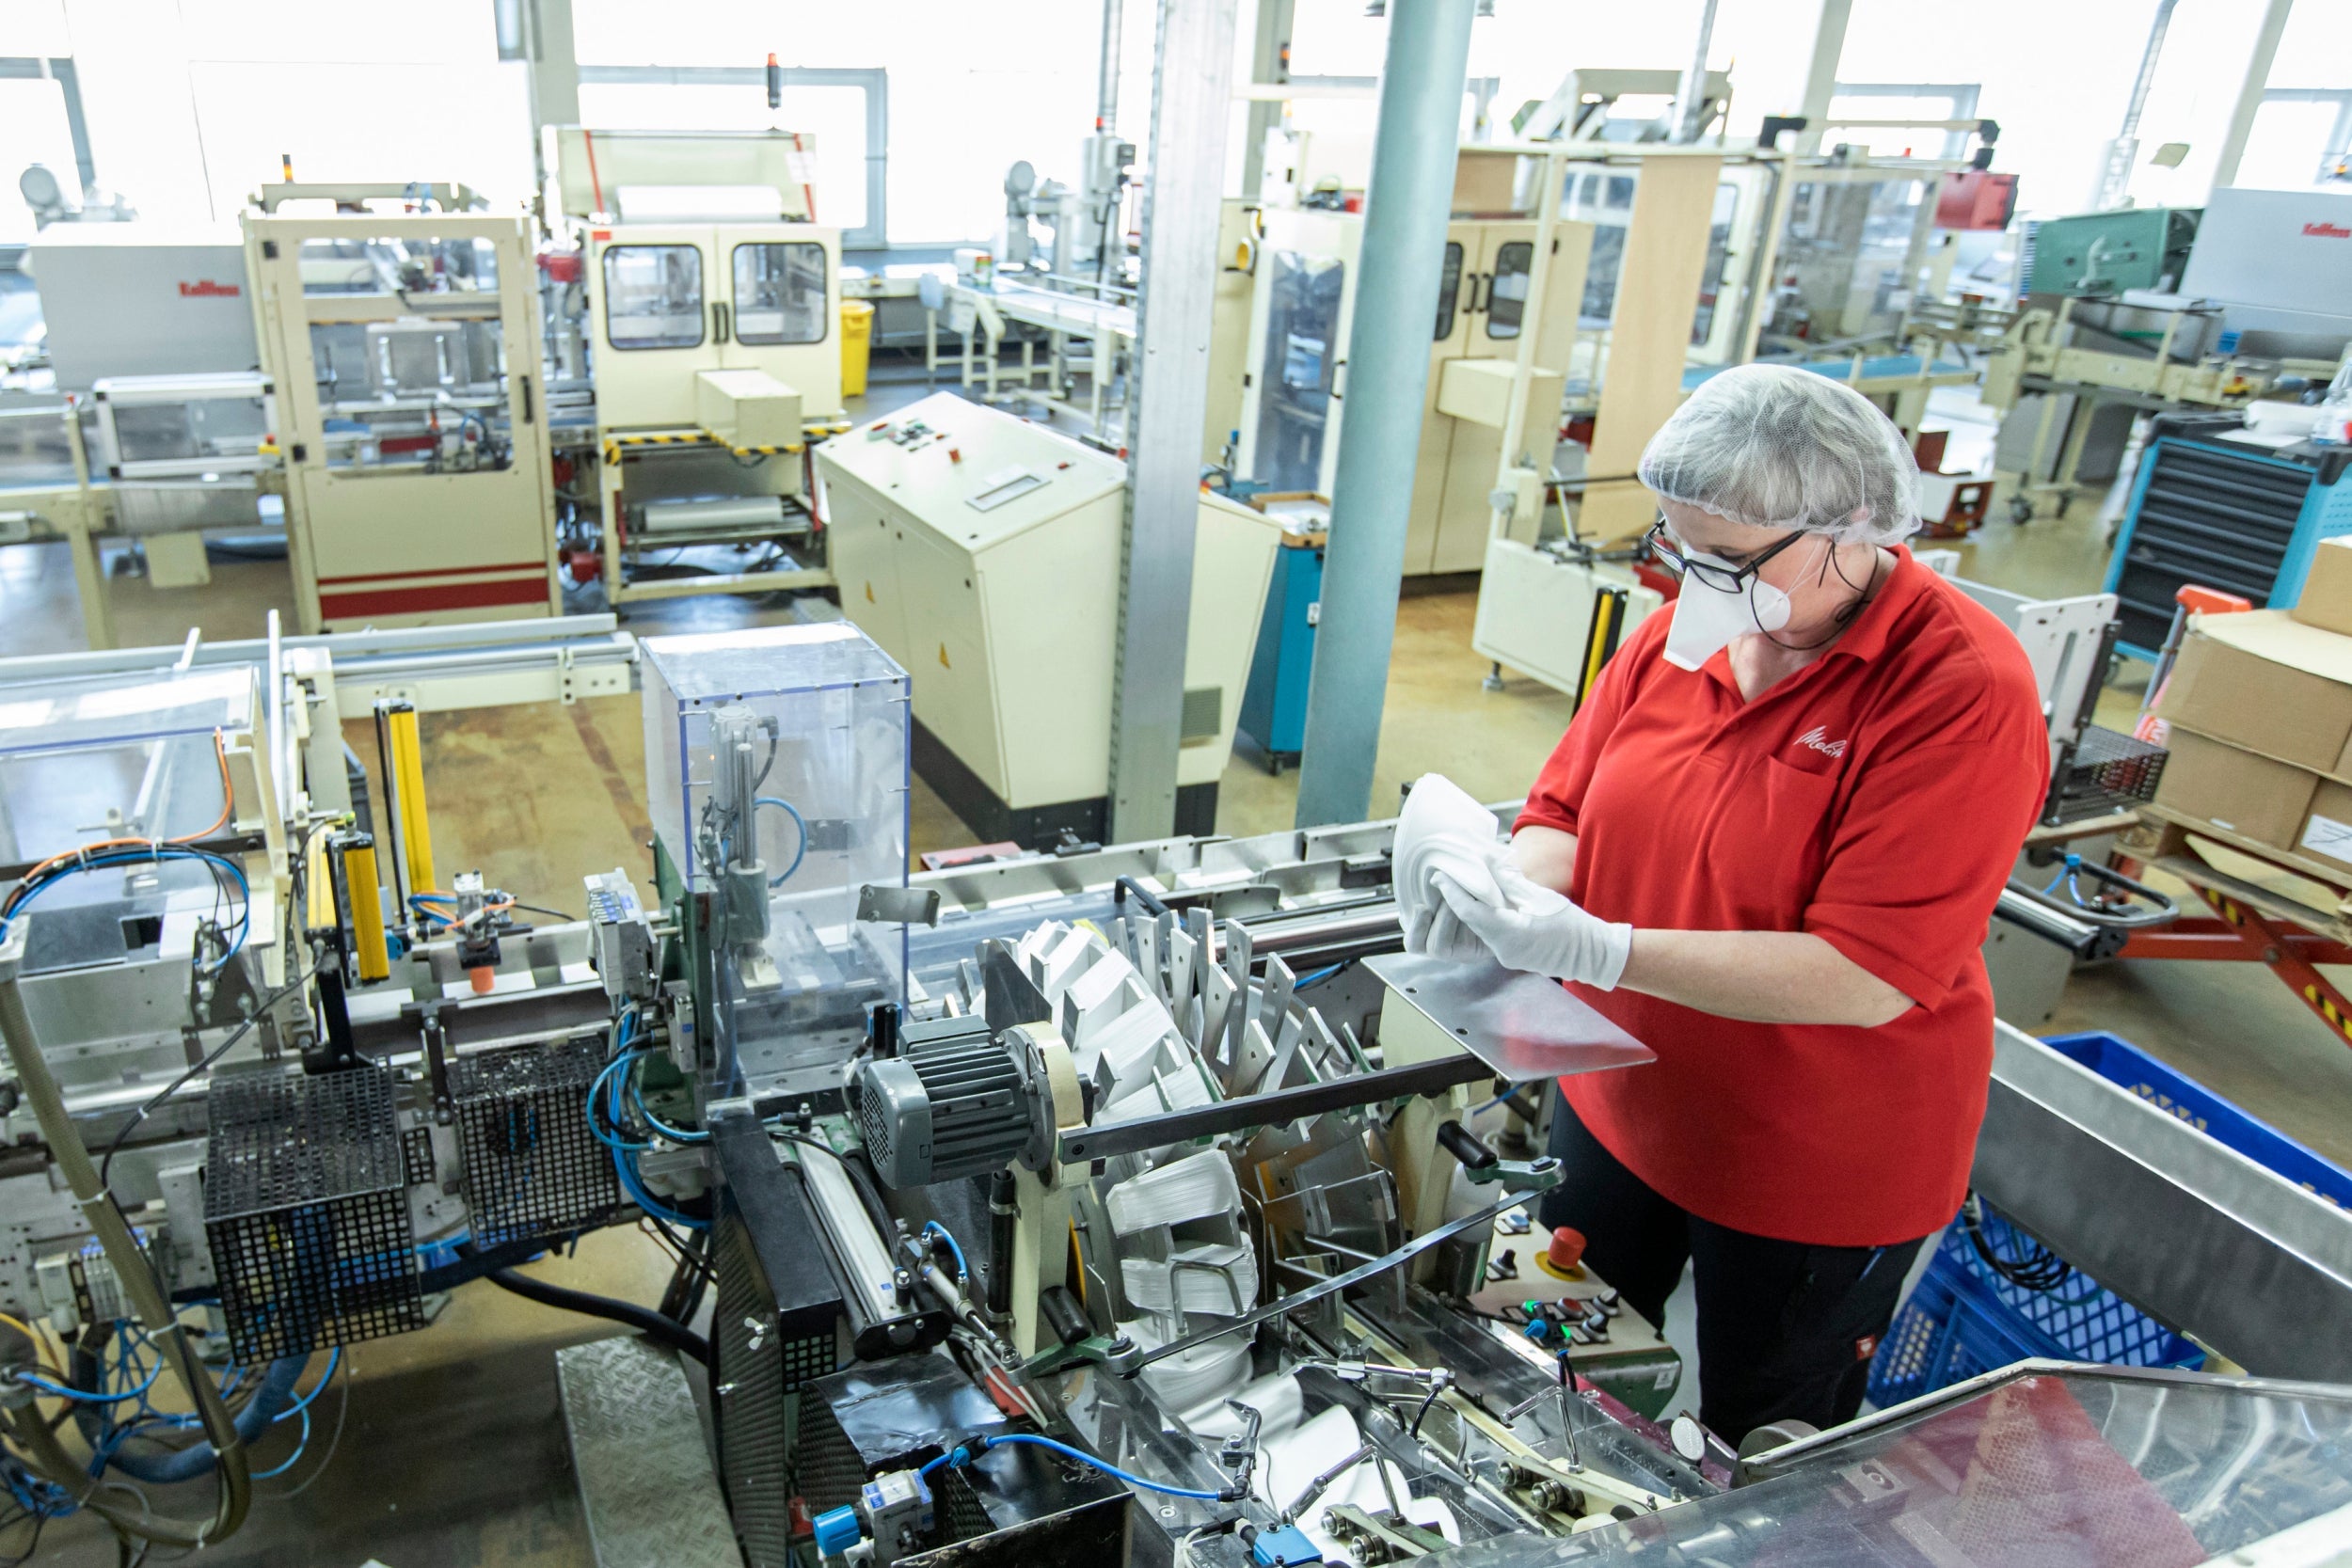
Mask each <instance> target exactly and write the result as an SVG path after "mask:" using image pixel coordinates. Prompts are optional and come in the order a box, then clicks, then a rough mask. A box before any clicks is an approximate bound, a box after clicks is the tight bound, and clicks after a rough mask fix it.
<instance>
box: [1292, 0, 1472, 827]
mask: <svg viewBox="0 0 2352 1568" xmlns="http://www.w3.org/2000/svg"><path fill="white" fill-rule="evenodd" d="M1475 10H1476V0H1413V3H1412V4H1409V5H1395V6H1391V7H1390V8H1389V47H1388V58H1387V61H1386V63H1385V65H1384V66H1383V68H1382V70H1381V72H1380V120H1379V127H1378V130H1377V132H1376V133H1375V137H1374V141H1373V151H1372V179H1371V183H1370V187H1369V189H1367V190H1366V192H1365V193H1364V238H1363V249H1362V257H1363V260H1362V261H1361V262H1360V263H1359V266H1360V269H1361V270H1360V273H1359V280H1358V282H1357V285H1356V314H1355V322H1354V325H1353V326H1352V327H1351V329H1350V331H1349V336H1348V342H1347V358H1346V360H1345V361H1343V365H1344V372H1343V380H1342V381H1341V383H1340V386H1341V387H1342V388H1343V391H1344V394H1345V397H1346V404H1345V406H1346V414H1345V417H1344V420H1343V422H1342V424H1341V426H1340V456H1339V468H1338V473H1337V477H1336V478H1335V479H1334V480H1333V482H1332V497H1331V542H1330V546H1329V547H1328V549H1327V552H1326V555H1325V558H1324V569H1323V611H1322V621H1321V628H1320V630H1319V631H1318V632H1317V633H1316V640H1315V662H1314V673H1313V676H1312V678H1311V680H1310V682H1309V684H1308V689H1307V737H1306V744H1305V755H1304V759H1303V761H1302V762H1301V764H1300V767H1299V774H1298V816H1297V823H1298V826H1300V827H1302V828H1308V827H1314V826H1317V825H1319V824H1322V823H1327V822H1355V821H1360V820H1362V819H1363V818H1364V817H1365V816H1367V815H1369V811H1368V808H1369V806H1370V804H1371V800H1372V772H1373V760H1374V757H1375V753H1376V752H1378V751H1379V748H1380V714H1381V706H1382V705H1383V703H1384V702H1385V701H1386V699H1387V695H1388V682H1389V654H1390V651H1391V646H1392V644H1393V643H1394V641H1395V637H1396V600H1397V587H1398V584H1399V582H1400V581H1401V580H1402V579H1403V577H1404V571H1405V529H1406V521H1407V518H1408V516H1409V515H1410V513H1411V510H1412V504H1413V466H1414V460H1415V458H1416V456H1417V455H1418V453H1419V451H1420V449H1421V423H1422V397H1423V394H1424V393H1425V391H1426V390H1427V388H1428V381H1429V332H1428V327H1427V325H1426V324H1427V321H1428V317H1429V310H1430V302H1431V301H1432V300H1434V299H1436V298H1437V297H1438V270H1439V265H1440V263H1441V261H1442V260H1443V256H1444V251H1445V235H1446V222H1447V220H1448V218H1449V217H1450V216H1451V215H1452V213H1453V207H1454V162H1455V159H1456V157H1457V156H1458V150H1457V142H1458V139H1459V135H1460V126H1461V117H1462V87H1463V82H1464V80H1465V78H1466V77H1467V76H1468V74H1469V70H1470V19H1471V17H1472V15H1473V14H1474V12H1475Z"/></svg>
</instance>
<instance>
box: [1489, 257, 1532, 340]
mask: <svg viewBox="0 0 2352 1568" xmlns="http://www.w3.org/2000/svg"><path fill="white" fill-rule="evenodd" d="M1534 264H1535V242H1534V241H1533V240H1513V241H1511V242H1510V243H1509V244H1507V245H1497V246H1495V270H1494V274H1493V276H1492V277H1489V278H1488V279H1487V280H1486V336H1487V337H1489V338H1492V339H1494V340H1495V341H1498V342H1503V341H1509V340H1511V339H1513V338H1516V337H1518V335H1519V321H1520V318H1522V317H1523V316H1525V315H1526V314H1527V274H1528V271H1529V269H1530V268H1532V267H1534Z"/></svg>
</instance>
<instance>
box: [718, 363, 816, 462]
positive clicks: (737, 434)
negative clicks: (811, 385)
mask: <svg viewBox="0 0 2352 1568" xmlns="http://www.w3.org/2000/svg"><path fill="white" fill-rule="evenodd" d="M694 412H695V418H696V420H697V422H699V423H700V424H701V425H702V427H703V428H704V429H705V430H707V431H708V432H710V434H711V435H713V436H717V437H718V438H719V439H720V440H722V441H724V442H725V443H726V444H727V445H729V446H731V447H743V448H750V447H778V448H781V447H787V446H794V445H797V444H798V443H799V441H800V439H801V394H800V393H798V392H796V391H794V390H793V389H792V388H789V387H787V386H786V385H785V384H784V383H783V382H781V381H778V380H777V379H776V378H775V377H774V376H772V375H770V374H769V373H768V372H766V371H697V372H694Z"/></svg>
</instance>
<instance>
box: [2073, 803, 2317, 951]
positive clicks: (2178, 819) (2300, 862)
mask: <svg viewBox="0 0 2352 1568" xmlns="http://www.w3.org/2000/svg"><path fill="white" fill-rule="evenodd" d="M2139 815H2140V819H2141V820H2140V826H2139V827H2138V828H2136V829H2134V830H2133V831H2132V832H2127V833H2125V834H2123V835H2122V838H2120V839H2119V840H2118V841H2117V847H2118V848H2119V849H2121V850H2122V852H2123V853H2125V854H2127V855H2130V856H2132V857H2133V858H2134V859H2136V860H2138V861H2140V862H2141V863H2144V864H2146V865H2149V866H2152V867H2153V868H2154V869H2156V870H2158V871H2163V872H2167V873H2169V874H2170V875H2171V876H2174V877H2178V878H2179V879H2181V880H2182V881H2185V882H2186V883H2188V884H2189V885H2190V886H2191V887H2198V888H2211V889H2213V890H2214V891H2215V892H2217V893H2221V894H2226V895H2229V896H2230V897H2232V898H2234V899H2236V900H2237V901H2238V902H2239V903H2241V904H2243V905H2245V906H2246V907H2247V908H2248V909H2250V910H2253V911H2257V912H2258V913H2261V914H2263V915H2265V916H2267V917H2269V918H2270V919H2273V920H2283V921H2286V922H2288V923H2290V924H2292V925H2295V926H2299V927H2302V928H2303V929H2305V930H2307V931H2312V932H2315V933H2317V934H2318V935H2320V936H2324V937H2326V938H2328V940H2329V941H2331V942H2344V943H2346V944H2352V871H2346V870H2345V869H2344V867H2342V866H2340V865H2334V864H2331V863H2328V862H2327V861H2320V860H2313V859H2312V858H2311V857H2309V856H2306V855H2298V854H2296V853H2295V852H2294V851H2293V850H2291V849H2281V848H2280V847H2277V846H2276V845H2271V844H2265V843H2263V842H2262V841H2261V840H2260V839H2253V838H2248V837H2247V836H2246V835H2245V834H2243V833H2233V832H2227V831H2225V830H2223V829H2220V828H2217V827H2215V826H2214V825H2213V824H2212V823H2211V822H2208V821H2206V820H2204V819H2203V818H2202V817H2194V816H2183V815H2182V814H2180V813H2178V812H2172V811H2168V810H2166V809H2165V808H2164V807H2162V806H2158V805H2143V806H2141V807H2140V808H2139ZM2199 838H2201V839H2206V840H2209V841H2210V842H2212V843H2215V844H2218V845H2220V846H2222V847H2225V848H2229V849H2233V850H2235V851H2236V852H2237V853H2239V854H2241V855H2244V856H2246V857H2247V858H2248V859H2249V860H2254V861H2260V862H2261V863H2264V864H2265V865H2269V866H2273V867H2276V868H2277V869H2278V870H2280V871H2282V872H2285V873H2287V874H2288V875H2290V876H2294V877H2296V878H2299V879H2302V880H2304V881H2307V882H2313V883H2317V884H2318V885H2319V886H2320V887H2321V888H2322V889H2324V890H2326V891H2327V892H2328V893H2330V894H2332V895H2334V896H2333V898H2332V899H2331V900H2329V901H2328V902H2326V903H2321V902H2319V901H2315V900H2305V899H2301V898H2296V897H2294V896H2292V895H2288V894H2285V893H2281V892H2280V891H2279V890H2278V889H2276V888H2272V887H2265V886H2264V885H2263V884H2262V883H2260V882H2254V881H2249V880H2248V879H2245V878H2243V877H2234V876H2232V875H2231V874H2230V873H2228V872H2226V871H2223V870H2221V869H2219V868H2218V867H2217V866H2215V865H2214V864H2213V863H2211V862H2209V861H2207V860H2206V859H2205V858H2204V857H2203V856H2201V855H2200V854H2198V853H2197V850H2196V848H2195V846H2194V845H2193V844H2192V843H2191V842H2190V841H2191V840H2192V839H2199Z"/></svg>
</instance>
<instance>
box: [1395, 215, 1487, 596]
mask: <svg viewBox="0 0 2352 1568" xmlns="http://www.w3.org/2000/svg"><path fill="white" fill-rule="evenodd" d="M1485 235H1486V225H1485V224H1480V223H1455V224H1449V225H1448V226H1447V228H1446V238H1445V249H1444V251H1443V252H1442V253H1441V254H1440V255H1439V257H1438V308H1437V311H1436V316H1435V319H1434V320H1433V321H1432V322H1431V323H1430V335H1429V380H1428V383H1427V385H1426V386H1425V387H1424V388H1422V405H1421V451H1420V452H1419V454H1418V456H1417V457H1416V459H1415V461H1414V464H1413V508H1412V511H1411V513H1410V514H1409V515H1407V517H1406V524H1405V575H1406V577H1417V576H1419V575H1421V574H1422V573H1424V572H1429V571H1433V570H1435V569H1436V551H1437V546H1438V507H1439V505H1440V503H1441V502H1442V500H1443V499H1444V494H1445V482H1446V469H1447V467H1448V465H1449V460H1450V458H1451V456H1452V454H1453V450H1454V421H1453V420H1449V419H1443V418H1440V417H1439V416H1438V383H1439V382H1440V381H1441V380H1442V379H1443V377H1444V374H1445V364H1446V361H1447V360H1449V359H1460V358H1463V357H1466V356H1467V355H1468V352H1469V351H1468V348H1467V347H1466V345H1467V344H1468V343H1469V342H1470V341H1471V339H1472V338H1473V337H1474V336H1475V335H1476V333H1477V331H1478V317H1477V316H1476V315H1475V314H1474V313H1473V312H1472V311H1471V309H1470V307H1471V306H1472V305H1474V304H1476V303H1477V302H1478V300H1479V298H1480V296H1481V292H1482V291H1481V281H1482V280H1481V278H1480V275H1479V269H1478V263H1479V260H1480V252H1481V249H1482V247H1483V245H1484V244H1485ZM1472 564H1473V565H1475V564H1476V563H1475V562H1473V563H1472Z"/></svg>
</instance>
